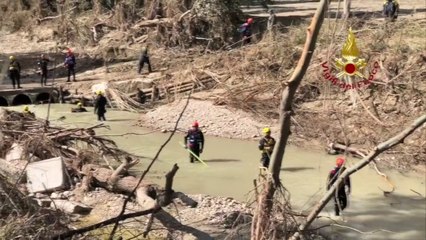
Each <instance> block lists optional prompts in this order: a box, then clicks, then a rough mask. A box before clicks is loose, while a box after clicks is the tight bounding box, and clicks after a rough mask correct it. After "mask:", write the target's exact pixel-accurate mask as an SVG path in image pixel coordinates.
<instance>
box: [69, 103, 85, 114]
mask: <svg viewBox="0 0 426 240" xmlns="http://www.w3.org/2000/svg"><path fill="white" fill-rule="evenodd" d="M71 112H87V109H86V108H84V107H83V104H82V103H81V102H78V103H77V107H76V108H71Z"/></svg>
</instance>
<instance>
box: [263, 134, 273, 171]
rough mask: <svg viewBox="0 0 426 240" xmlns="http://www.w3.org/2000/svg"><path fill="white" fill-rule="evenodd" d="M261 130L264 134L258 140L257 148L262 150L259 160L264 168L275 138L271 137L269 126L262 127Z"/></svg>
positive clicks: (267, 165) (268, 160) (266, 165)
mask: <svg viewBox="0 0 426 240" xmlns="http://www.w3.org/2000/svg"><path fill="white" fill-rule="evenodd" d="M262 132H263V134H264V135H265V136H264V137H263V138H262V139H260V141H259V150H260V151H262V157H261V159H260V161H261V163H262V166H263V167H264V168H268V167H269V162H270V160H271V155H272V151H273V150H274V146H275V139H274V138H273V137H271V129H270V128H264V129H263V131H262Z"/></svg>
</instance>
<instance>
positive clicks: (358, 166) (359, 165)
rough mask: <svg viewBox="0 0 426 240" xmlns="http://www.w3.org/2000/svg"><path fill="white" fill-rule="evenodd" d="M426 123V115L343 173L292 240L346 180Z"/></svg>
mask: <svg viewBox="0 0 426 240" xmlns="http://www.w3.org/2000/svg"><path fill="white" fill-rule="evenodd" d="M425 123H426V114H425V115H423V116H421V117H419V118H417V119H416V120H415V121H414V122H413V123H412V124H411V126H410V127H408V128H406V129H404V130H403V131H402V132H400V133H399V134H398V135H396V136H394V137H393V138H390V139H389V140H387V141H385V142H383V143H380V144H379V145H377V146H376V147H375V148H374V150H372V151H371V152H369V153H368V155H367V156H365V157H364V158H363V159H362V160H361V161H359V162H358V163H356V164H355V165H354V166H352V167H350V168H348V169H347V170H346V171H344V172H342V173H341V175H340V176H339V178H338V179H337V180H336V182H335V183H334V184H333V185H332V186H331V188H330V189H329V190H328V191H327V192H326V193H325V195H324V196H323V197H322V198H321V200H319V201H318V203H317V204H316V206H315V207H314V209H313V210H312V211H311V212H310V213H309V215H308V217H307V218H306V220H305V221H304V222H303V223H302V224H301V225H300V226H299V231H298V232H296V233H295V234H294V235H293V236H292V237H291V238H290V239H291V240H297V239H300V237H301V234H302V233H303V232H304V231H305V230H306V229H307V228H308V227H309V226H310V225H311V224H312V222H313V221H314V220H315V219H316V217H317V216H318V214H319V213H320V212H321V211H322V209H323V208H324V207H325V205H327V203H328V201H330V199H331V198H332V197H333V195H334V194H335V191H336V189H337V187H338V186H339V185H340V184H341V183H342V182H343V181H344V179H345V178H347V177H349V176H350V175H352V174H353V173H355V172H357V171H358V170H360V169H362V168H364V167H365V166H367V165H368V164H369V163H370V162H372V161H374V159H375V158H376V157H377V156H378V155H379V154H381V153H382V152H384V151H386V150H388V149H390V148H393V147H395V146H396V145H398V144H400V143H403V142H404V140H405V139H406V138H407V137H408V136H410V135H411V134H412V133H413V132H414V131H415V130H417V129H418V128H420V127H422V125H423V124H425Z"/></svg>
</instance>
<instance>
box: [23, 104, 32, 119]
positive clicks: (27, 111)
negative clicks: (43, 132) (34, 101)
mask: <svg viewBox="0 0 426 240" xmlns="http://www.w3.org/2000/svg"><path fill="white" fill-rule="evenodd" d="M22 113H23V114H25V115H31V116H33V117H35V114H34V113H33V112H31V111H30V108H29V107H28V106H25V107H24V110H23V111H22Z"/></svg>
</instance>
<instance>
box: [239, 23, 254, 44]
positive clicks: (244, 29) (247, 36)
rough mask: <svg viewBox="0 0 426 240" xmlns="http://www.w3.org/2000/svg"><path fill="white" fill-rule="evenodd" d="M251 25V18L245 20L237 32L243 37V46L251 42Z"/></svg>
mask: <svg viewBox="0 0 426 240" xmlns="http://www.w3.org/2000/svg"><path fill="white" fill-rule="evenodd" d="M252 24H253V18H249V19H247V22H245V23H243V24H242V25H241V26H240V29H239V32H241V33H242V35H243V40H242V41H243V44H249V43H250V42H251V35H252V31H251V26H252Z"/></svg>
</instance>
